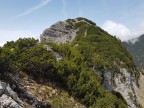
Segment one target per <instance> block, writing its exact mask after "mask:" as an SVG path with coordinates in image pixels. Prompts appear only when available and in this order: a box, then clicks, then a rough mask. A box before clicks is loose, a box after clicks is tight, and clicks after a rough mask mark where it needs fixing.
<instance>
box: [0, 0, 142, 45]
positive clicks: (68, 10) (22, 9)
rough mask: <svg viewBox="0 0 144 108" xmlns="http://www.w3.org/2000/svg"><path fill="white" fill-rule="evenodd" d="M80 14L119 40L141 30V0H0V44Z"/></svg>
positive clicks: (35, 35)
mask: <svg viewBox="0 0 144 108" xmlns="http://www.w3.org/2000/svg"><path fill="white" fill-rule="evenodd" d="M79 16H81V17H85V18H88V19H90V20H93V21H94V22H96V24H97V25H98V26H100V27H102V28H103V29H105V30H107V31H108V32H109V33H111V34H113V35H116V36H117V37H119V38H120V39H121V40H127V39H130V38H133V37H136V36H138V35H140V34H142V33H144V0H0V37H1V39H0V44H3V43H4V42H6V41H10V40H16V39H18V38H19V37H31V36H33V37H37V38H38V37H39V35H40V34H41V33H42V31H43V30H44V29H45V28H48V27H49V26H50V25H51V24H53V23H55V22H57V21H59V20H65V19H67V18H76V17H79Z"/></svg>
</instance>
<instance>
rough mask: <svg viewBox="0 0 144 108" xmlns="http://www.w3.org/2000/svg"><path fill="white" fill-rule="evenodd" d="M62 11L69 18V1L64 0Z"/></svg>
mask: <svg viewBox="0 0 144 108" xmlns="http://www.w3.org/2000/svg"><path fill="white" fill-rule="evenodd" d="M62 13H63V15H64V17H65V18H66V19H67V17H68V14H67V2H66V0H62Z"/></svg>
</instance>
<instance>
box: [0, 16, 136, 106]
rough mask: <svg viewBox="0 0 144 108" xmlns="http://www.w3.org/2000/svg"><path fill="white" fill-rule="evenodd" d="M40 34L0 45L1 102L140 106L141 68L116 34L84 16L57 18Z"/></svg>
mask: <svg viewBox="0 0 144 108" xmlns="http://www.w3.org/2000/svg"><path fill="white" fill-rule="evenodd" d="M40 38H41V41H40V42H38V40H35V39H33V38H24V39H19V40H17V41H15V42H13V41H12V42H7V44H5V45H4V46H3V47H2V48H0V69H1V74H0V78H1V79H2V81H1V82H0V88H2V89H0V102H1V101H2V107H4V106H8V105H9V106H10V105H11V106H12V107H16V106H18V108H33V107H35V108H49V107H51V108H85V107H89V108H90V107H91V108H103V107H105V108H137V107H139V104H138V102H137V98H136V94H135V89H134V88H137V81H138V78H139V72H138V71H137V69H136V67H135V65H134V63H133V61H132V57H131V55H130V54H129V53H128V52H127V50H126V48H125V47H124V46H123V45H122V43H121V41H120V40H118V39H117V38H116V37H114V36H111V35H110V34H108V33H107V32H105V31H104V30H102V29H101V28H100V27H98V26H97V25H96V24H95V23H94V22H92V21H90V20H88V19H85V18H81V17H80V18H76V19H68V20H65V21H60V22H57V23H56V24H54V25H52V26H51V27H50V28H47V29H45V30H44V32H43V33H42V34H41V36H40ZM7 91H8V92H7ZM10 91H11V92H10ZM12 93H13V94H12ZM15 97H16V98H15ZM7 98H10V100H9V101H6V99H7ZM12 103H15V104H12ZM14 105H15V106H14Z"/></svg>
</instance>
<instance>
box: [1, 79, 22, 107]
mask: <svg viewBox="0 0 144 108" xmlns="http://www.w3.org/2000/svg"><path fill="white" fill-rule="evenodd" d="M0 108H24V107H23V102H22V101H21V99H20V98H19V97H18V96H17V94H16V93H15V92H14V91H13V90H12V89H11V88H10V86H9V84H6V83H5V82H2V81H0Z"/></svg>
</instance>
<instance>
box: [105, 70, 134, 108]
mask: <svg viewBox="0 0 144 108" xmlns="http://www.w3.org/2000/svg"><path fill="white" fill-rule="evenodd" d="M103 86H104V87H105V88H106V89H107V90H109V91H114V92H117V93H120V94H121V95H122V97H123V98H124V99H125V100H126V102H127V104H128V106H129V108H137V102H136V95H135V92H134V86H136V82H135V78H134V76H133V74H132V73H130V72H129V71H128V70H127V69H126V68H120V73H114V72H112V71H110V70H105V71H104V83H103Z"/></svg>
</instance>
